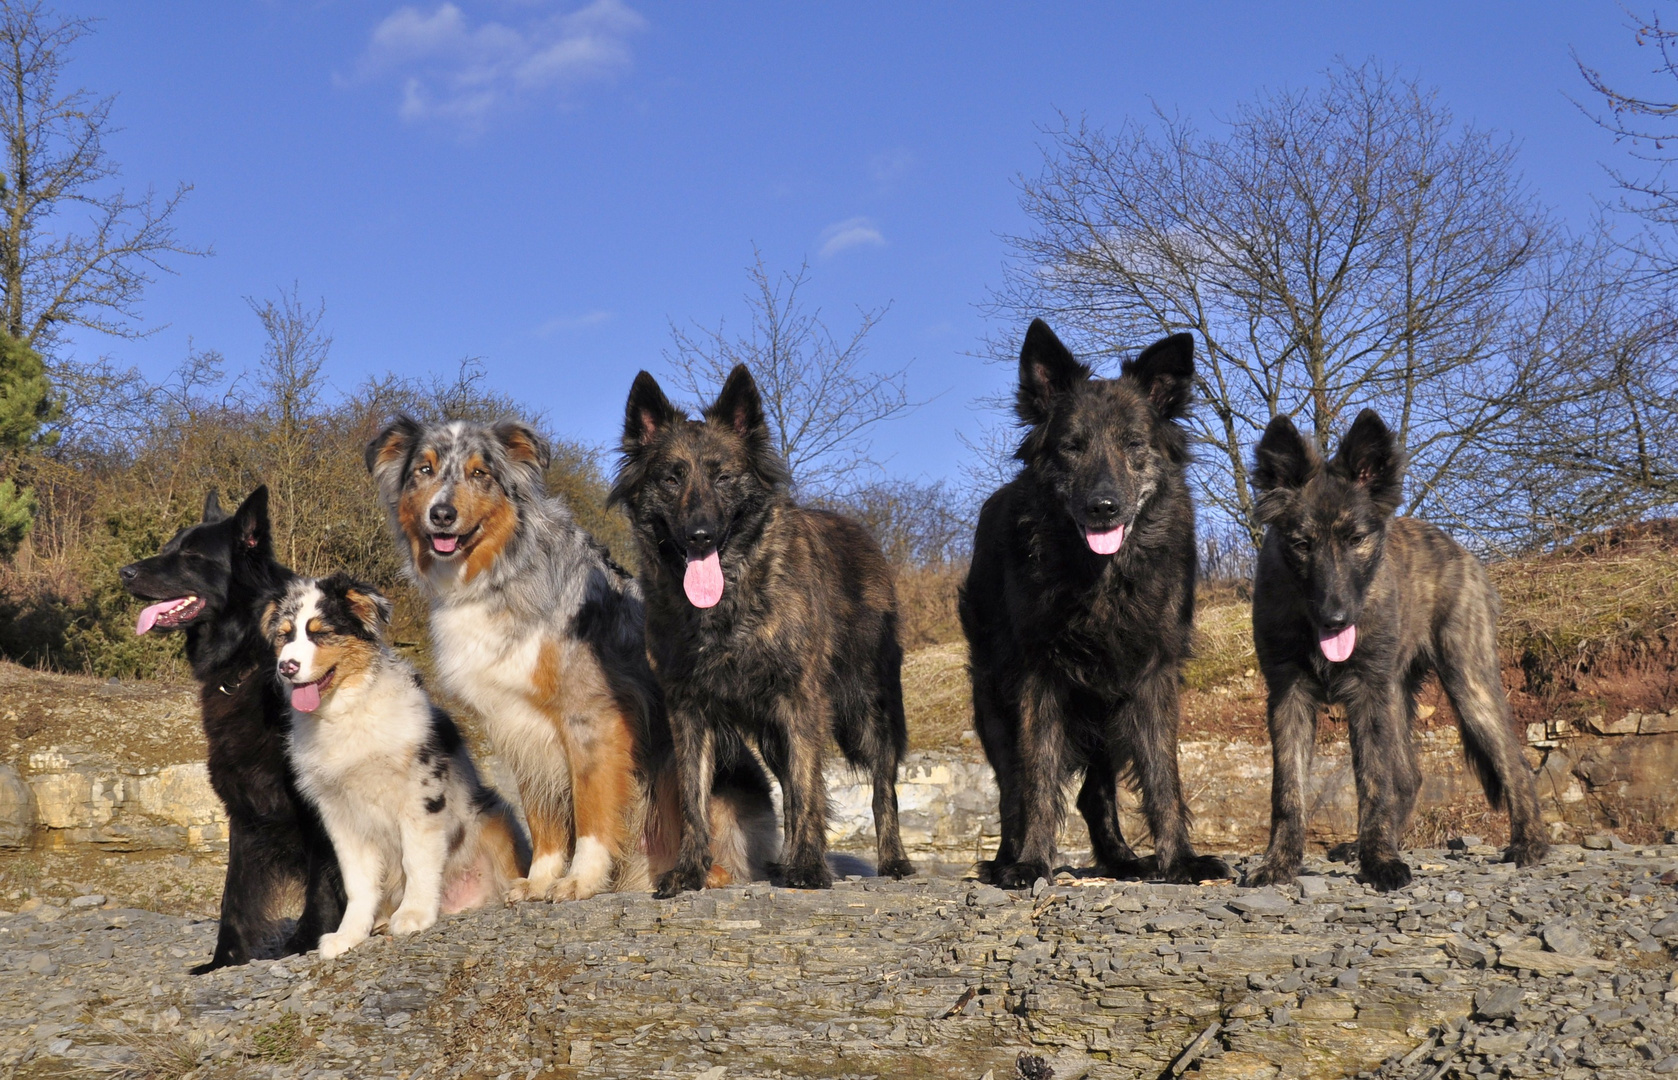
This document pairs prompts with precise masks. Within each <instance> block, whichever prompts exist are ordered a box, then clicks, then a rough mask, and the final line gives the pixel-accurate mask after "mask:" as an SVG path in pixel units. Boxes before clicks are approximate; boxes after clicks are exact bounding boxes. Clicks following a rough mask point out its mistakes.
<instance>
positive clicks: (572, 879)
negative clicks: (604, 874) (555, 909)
mask: <svg viewBox="0 0 1678 1080" xmlns="http://www.w3.org/2000/svg"><path fill="white" fill-rule="evenodd" d="M604 889H605V883H604V882H601V881H595V880H589V879H586V878H583V877H580V876H578V875H576V874H566V875H565V876H564V877H562V878H560V879H559V880H558V881H556V882H554V885H553V890H552V891H551V892H550V893H549V894H548V895H549V899H552V900H587V899H588V898H589V897H591V896H594V895H596V894H598V893H600V892H602V891H603V890H604Z"/></svg>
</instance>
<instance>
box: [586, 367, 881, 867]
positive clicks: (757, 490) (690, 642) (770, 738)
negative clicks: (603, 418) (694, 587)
mask: <svg viewBox="0 0 1678 1080" xmlns="http://www.w3.org/2000/svg"><path fill="white" fill-rule="evenodd" d="M787 488H788V477H787V472H786V468H785V466H784V465H783V464H782V463H781V461H780V459H779V458H778V457H777V456H776V455H775V453H774V452H773V450H772V449H771V448H770V446H769V429H768V425H767V423H766V421H765V420H764V416H763V409H762V404H761V401H760V399H759V397H758V391H757V386H756V384H755V383H754V382H753V381H752V377H751V375H750V374H749V373H748V372H747V371H746V368H745V367H744V366H743V365H742V366H739V367H736V368H735V369H734V371H733V372H732V373H731V374H730V375H729V377H728V380H727V382H726V384H725V385H724V386H723V389H722V393H721V395H720V396H719V397H718V398H717V401H716V403H715V404H714V405H713V406H712V407H711V408H710V409H709V410H707V411H706V413H705V416H704V419H703V420H702V421H693V420H689V419H688V418H687V417H686V416H685V415H684V414H682V413H679V412H677V411H676V409H675V408H674V407H673V406H672V405H671V404H670V402H669V401H668V400H667V399H666V398H665V396H664V393H663V391H661V390H660V389H659V386H658V383H657V382H656V381H655V380H654V379H653V377H652V376H651V375H648V374H647V373H646V372H644V371H643V372H641V374H640V375H639V376H638V377H637V378H636V380H635V384H634V387H633V389H632V390H631V391H630V395H629V403H628V410H627V416H626V418H625V426H624V437H623V465H622V468H621V470H620V472H619V475H618V479H617V484H616V486H615V487H614V488H613V491H612V501H614V502H621V503H623V504H624V505H625V506H626V507H627V509H628V512H629V517H630V521H631V523H632V524H633V526H634V531H635V537H636V541H637V543H638V544H639V545H640V555H641V560H640V561H641V580H642V583H643V587H644V590H645V592H646V596H647V651H648V654H649V656H650V657H651V658H652V664H653V669H654V671H655V672H657V674H658V678H659V682H660V683H661V684H662V685H663V687H664V693H665V699H666V701H667V702H668V703H669V707H670V723H671V727H672V729H673V732H674V735H675V740H676V758H677V762H678V766H679V772H680V777H681V797H682V809H683V816H682V821H683V832H682V845H681V853H680V855H679V857H678V859H677V864H676V867H675V868H674V869H673V870H672V871H671V872H670V873H668V874H666V875H665V876H664V878H663V879H662V880H661V881H660V882H659V885H658V893H659V895H661V896H671V895H674V894H675V893H677V892H680V891H682V890H683V889H697V888H699V887H700V886H701V884H702V882H703V881H704V879H705V870H706V867H707V865H708V864H709V860H710V855H709V848H708V842H707V836H708V828H709V826H708V823H707V821H706V816H705V814H704V812H703V803H702V802H701V801H700V800H699V798H698V796H699V793H701V792H703V791H704V790H705V789H706V787H707V783H708V777H709V775H710V773H711V771H712V768H713V761H714V759H717V758H720V757H722V756H723V755H725V754H727V755H736V754H738V753H741V752H742V751H741V750H740V749H738V746H739V744H740V742H741V740H742V739H747V740H750V741H752V742H754V743H755V744H756V745H757V746H758V748H759V749H760V751H761V752H762V754H763V757H764V759H765V760H766V761H767V762H768V764H769V767H770V769H771V770H773V771H774V773H775V775H776V776H777V777H779V778H780V781H781V791H782V793H783V797H784V804H785V805H784V807H783V810H784V830H783V831H784V834H785V839H784V847H785V855H784V858H783V866H782V875H781V879H782V880H783V881H784V883H785V884H787V885H789V886H792V887H795V888H826V887H827V886H828V885H830V884H831V883H832V874H831V873H830V871H829V869H828V866H827V862H826V849H827V789H826V785H825V782H824V779H823V773H822V758H823V750H824V748H825V745H826V742H827V735H828V733H829V732H832V734H833V736H834V738H836V739H837V740H838V742H839V748H840V750H841V751H843V753H844V755H845V758H846V760H847V761H849V762H850V763H851V764H852V765H853V766H855V767H857V768H859V769H866V770H867V771H868V775H869V777H870V779H871V780H872V781H873V785H874V825H875V830H876V834H877V836H878V856H879V861H878V871H879V873H881V874H883V875H884V874H889V875H891V876H893V877H901V876H903V875H905V874H909V873H912V872H913V868H912V867H911V865H910V863H909V860H908V858H907V857H906V856H905V855H904V852H903V844H902V842H901V840H899V838H898V826H897V791H896V782H897V766H898V762H899V760H900V759H901V758H902V755H903V752H904V748H905V746H906V744H907V741H908V735H907V729H906V727H905V725H904V719H903V692H902V686H901V684H900V681H899V678H900V671H899V669H900V666H901V663H902V657H903V653H902V650H901V648H900V647H899V646H898V642H897V598H896V591H895V588H894V584H893V580H892V572H891V567H890V566H889V565H888V564H887V563H886V560H885V557H884V556H883V555H882V554H881V552H880V548H879V545H878V544H876V543H875V542H874V540H873V539H872V538H871V537H870V536H869V535H868V534H867V533H866V532H865V531H864V530H863V529H862V528H861V527H860V526H858V525H857V524H856V523H854V522H852V521H849V520H847V519H845V518H843V517H840V516H838V515H836V514H830V513H825V512H822V511H818V510H806V509H803V508H801V507H799V506H797V505H795V504H794V503H793V501H792V499H791V497H790V496H789V495H788V491H787ZM711 551H717V552H718V553H719V554H720V558H721V565H722V570H723V576H724V580H725V582H726V585H725V587H724V590H723V594H722V599H721V601H720V602H719V603H718V604H717V605H716V606H715V607H711V608H707V609H700V608H697V607H695V606H693V604H691V603H690V602H689V601H688V599H687V597H686V595H685V594H684V592H683V587H682V580H683V574H684V572H685V569H686V564H687V558H688V556H689V555H690V554H692V555H695V556H699V555H703V554H706V553H709V552H711Z"/></svg>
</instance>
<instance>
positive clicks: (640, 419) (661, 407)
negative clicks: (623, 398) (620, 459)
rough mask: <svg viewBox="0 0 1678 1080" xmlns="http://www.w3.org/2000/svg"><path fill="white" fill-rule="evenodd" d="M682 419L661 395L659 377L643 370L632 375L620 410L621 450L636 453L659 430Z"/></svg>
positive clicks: (656, 435)
mask: <svg viewBox="0 0 1678 1080" xmlns="http://www.w3.org/2000/svg"><path fill="white" fill-rule="evenodd" d="M680 419H682V414H681V413H679V412H677V411H676V407H675V406H674V405H672V404H670V399H669V398H667V397H665V396H664V390H663V389H662V388H661V387H660V386H659V385H658V380H657V379H655V378H653V377H652V374H651V373H649V372H646V371H643V372H640V373H639V374H637V375H636V376H635V383H634V385H633V386H631V387H630V388H629V404H628V405H626V406H625V407H624V413H623V452H624V453H626V454H635V453H639V452H640V451H641V449H642V448H643V447H645V446H646V445H647V444H649V443H651V442H652V441H653V440H654V439H656V438H658V433H659V432H661V431H663V430H664V429H665V428H667V427H669V426H670V425H672V424H674V423H675V422H676V421H678V420H680Z"/></svg>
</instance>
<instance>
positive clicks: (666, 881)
mask: <svg viewBox="0 0 1678 1080" xmlns="http://www.w3.org/2000/svg"><path fill="white" fill-rule="evenodd" d="M708 869H709V868H708V867H703V866H677V867H675V868H674V869H671V870H666V871H665V872H664V873H663V874H662V875H661V876H660V877H659V879H658V887H657V888H655V889H654V890H653V895H654V896H655V897H657V898H658V899H660V900H668V899H670V898H671V897H672V896H675V895H677V894H679V893H684V892H698V891H699V890H700V889H703V888H704V887H705V874H706V871H707V870H708Z"/></svg>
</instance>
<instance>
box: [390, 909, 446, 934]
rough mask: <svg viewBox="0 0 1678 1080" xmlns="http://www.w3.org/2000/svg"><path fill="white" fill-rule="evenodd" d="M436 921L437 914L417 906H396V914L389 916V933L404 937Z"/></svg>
mask: <svg viewBox="0 0 1678 1080" xmlns="http://www.w3.org/2000/svg"><path fill="white" fill-rule="evenodd" d="M436 921H437V916H436V915H435V914H434V913H432V912H428V911H421V910H419V909H418V908H398V909H397V912H396V914H394V915H392V916H391V917H390V933H391V936H392V937H406V936H408V935H409V934H417V933H419V932H420V931H421V930H424V929H425V928H426V927H428V926H430V925H432V924H433V923H435V922H436Z"/></svg>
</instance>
